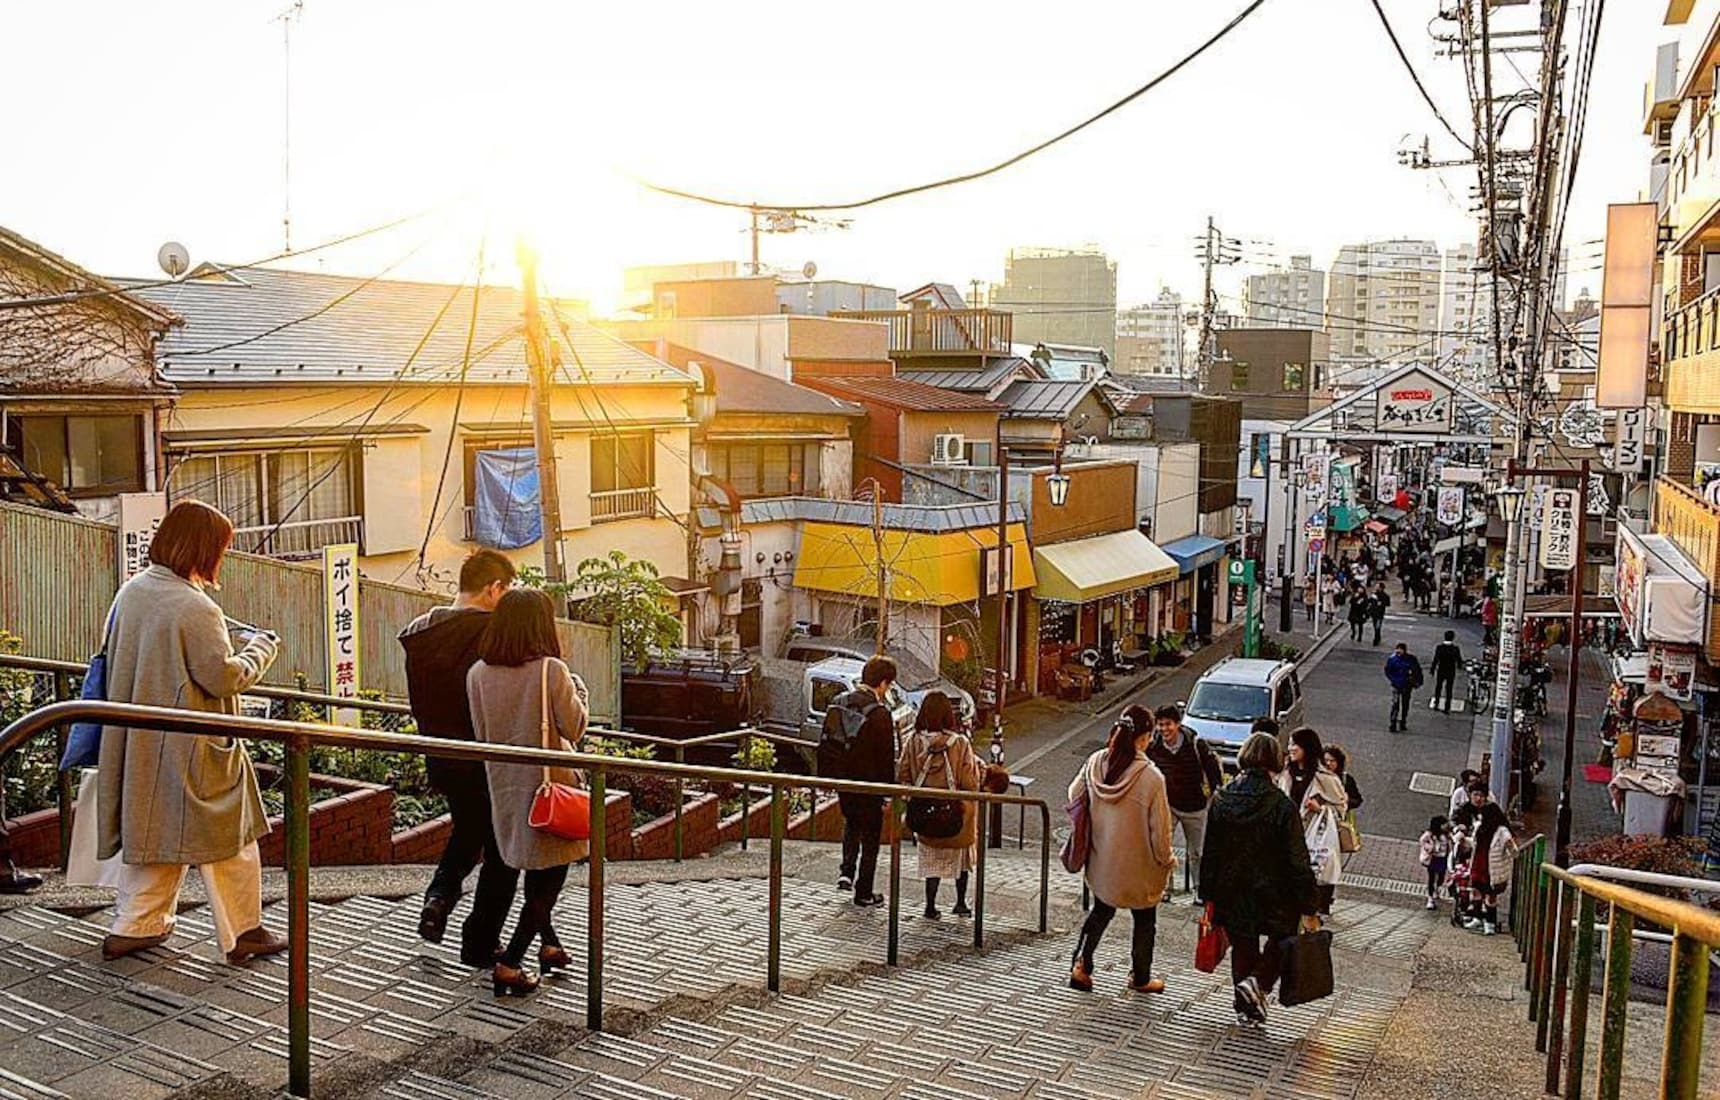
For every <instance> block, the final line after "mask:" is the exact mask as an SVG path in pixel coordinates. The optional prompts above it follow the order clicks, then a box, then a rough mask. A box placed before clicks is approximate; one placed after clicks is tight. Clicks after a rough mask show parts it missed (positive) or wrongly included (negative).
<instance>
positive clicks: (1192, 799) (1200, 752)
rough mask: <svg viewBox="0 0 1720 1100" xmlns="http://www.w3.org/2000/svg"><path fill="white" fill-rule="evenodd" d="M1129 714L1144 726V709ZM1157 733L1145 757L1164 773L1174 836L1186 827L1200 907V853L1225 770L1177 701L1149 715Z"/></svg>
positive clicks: (1188, 858) (1168, 888)
mask: <svg viewBox="0 0 1720 1100" xmlns="http://www.w3.org/2000/svg"><path fill="white" fill-rule="evenodd" d="M1129 714H1130V716H1131V717H1132V718H1133V719H1134V721H1135V728H1136V729H1144V728H1146V727H1145V726H1144V725H1143V723H1145V722H1146V721H1147V719H1148V717H1149V715H1148V714H1147V709H1146V708H1145V707H1130V708H1129ZM1150 717H1151V718H1152V720H1153V725H1154V731H1155V732H1154V736H1153V739H1152V740H1151V741H1149V742H1148V743H1147V759H1148V760H1151V761H1152V762H1153V766H1154V767H1156V768H1158V769H1159V773H1160V774H1161V775H1163V776H1164V777H1165V798H1166V800H1167V801H1169V802H1170V804H1171V818H1172V819H1173V824H1172V834H1171V835H1172V836H1173V837H1174V836H1175V835H1176V832H1175V831H1176V830H1177V829H1181V830H1182V838H1183V851H1184V852H1185V853H1186V862H1187V866H1188V875H1189V881H1190V882H1192V883H1194V886H1195V889H1194V892H1193V893H1192V894H1191V896H1190V898H1189V900H1190V901H1191V902H1192V903H1194V904H1196V905H1198V904H1200V900H1201V898H1202V897H1203V895H1202V894H1201V893H1200V853H1201V847H1202V845H1203V844H1204V843H1205V841H1206V809H1207V806H1208V805H1209V804H1210V803H1211V802H1212V792H1213V791H1216V790H1218V788H1219V786H1220V785H1221V784H1222V783H1223V782H1224V769H1223V767H1222V766H1221V765H1220V764H1219V762H1218V756H1217V754H1216V753H1214V752H1213V751H1212V748H1211V746H1209V745H1208V744H1207V743H1206V742H1204V741H1202V740H1201V739H1200V738H1199V737H1196V736H1195V734H1194V732H1193V731H1192V730H1187V729H1184V728H1183V724H1182V710H1181V709H1180V708H1179V707H1178V706H1177V705H1176V704H1175V703H1166V704H1164V705H1163V706H1161V707H1159V709H1158V710H1157V711H1155V712H1154V713H1153V714H1152V715H1151V716H1150ZM1175 883H1176V877H1175V875H1174V874H1173V875H1172V877H1171V879H1170V881H1168V882H1167V883H1165V896H1166V897H1169V896H1170V894H1171V893H1172V892H1173V890H1174V887H1175Z"/></svg>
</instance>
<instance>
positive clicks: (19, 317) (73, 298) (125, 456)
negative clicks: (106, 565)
mask: <svg viewBox="0 0 1720 1100" xmlns="http://www.w3.org/2000/svg"><path fill="white" fill-rule="evenodd" d="M0 299H5V300H6V305H7V308H5V309H4V310H0V500H13V501H20V502H26V503H31V504H37V505H41V506H44V507H49V508H53V509H56V510H58V511H64V512H73V511H75V512H77V513H79V514H82V515H84V516H87V517H90V518H94V519H100V520H104V521H112V520H113V519H115V518H116V515H117V501H118V495H119V494H121V493H140V492H153V491H156V490H158V489H159V488H160V485H161V480H162V477H163V464H162V446H161V441H162V429H163V427H164V426H165V424H166V422H167V417H168V415H169V413H170V411H171V410H172V408H173V403H174V401H175V400H176V399H177V397H178V391H177V390H175V388H174V386H173V385H172V383H170V382H169V381H168V380H167V379H166V378H164V377H163V376H162V373H161V371H160V370H158V369H157V366H156V349H157V346H158V344H160V342H161V340H162V338H163V336H164V335H165V334H166V333H167V332H168V331H169V330H170V329H171V328H172V326H173V325H175V324H176V323H178V317H177V316H176V315H175V314H174V312H173V311H172V310H170V309H168V308H166V307H165V306H163V305H160V304H158V303H156V302H152V301H149V300H147V299H145V298H143V297H140V296H138V295H135V294H132V293H128V292H127V291H126V290H124V289H122V288H121V287H120V286H118V285H117V284H115V283H112V282H110V281H108V280H106V279H102V278H98V277H97V276H95V275H92V274H91V273H89V272H88V271H85V270H84V269H83V268H81V267H79V266H78V265H77V264H75V263H72V262H71V261H70V260H67V259H65V258H64V257H62V256H59V255H56V254H55V253H53V252H51V251H49V250H48V249H46V248H43V247H42V246H41V245H39V244H37V243H35V242H34V241H31V240H28V239H26V238H24V237H22V236H19V235H18V234H16V233H13V232H11V231H10V230H6V229H3V228H0ZM23 302H35V303H37V304H34V305H19V304H17V303H23Z"/></svg>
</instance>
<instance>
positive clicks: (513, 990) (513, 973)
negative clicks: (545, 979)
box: [490, 963, 538, 997]
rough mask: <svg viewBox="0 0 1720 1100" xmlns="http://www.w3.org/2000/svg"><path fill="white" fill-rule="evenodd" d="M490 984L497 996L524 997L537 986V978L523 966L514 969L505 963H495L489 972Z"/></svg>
mask: <svg viewBox="0 0 1720 1100" xmlns="http://www.w3.org/2000/svg"><path fill="white" fill-rule="evenodd" d="M490 985H491V986H492V987H493V988H494V989H495V991H496V996H498V997H524V996H525V995H526V994H528V993H530V992H531V991H532V990H534V989H536V988H537V987H538V979H537V975H535V974H532V973H530V972H528V971H526V970H525V969H523V968H522V969H519V970H515V969H514V968H513V967H511V966H509V965H507V964H506V963H497V964H496V968H495V969H494V970H492V971H491V972H490Z"/></svg>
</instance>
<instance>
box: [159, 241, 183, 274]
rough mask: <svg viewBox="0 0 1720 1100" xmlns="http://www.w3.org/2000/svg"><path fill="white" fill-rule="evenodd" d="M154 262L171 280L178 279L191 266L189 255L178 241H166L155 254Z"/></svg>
mask: <svg viewBox="0 0 1720 1100" xmlns="http://www.w3.org/2000/svg"><path fill="white" fill-rule="evenodd" d="M155 262H156V263H158V264H160V265H161V270H163V271H165V272H167V274H168V275H169V276H171V277H172V278H175V279H177V278H179V277H180V276H181V275H183V274H185V272H186V270H187V269H188V268H190V266H191V253H190V252H188V251H186V249H185V246H184V245H182V244H180V243H179V242H178V241H168V242H167V243H166V244H164V245H162V246H161V248H160V249H159V250H157V251H156V253H155Z"/></svg>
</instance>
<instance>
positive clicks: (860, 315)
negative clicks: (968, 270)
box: [836, 283, 1015, 371]
mask: <svg viewBox="0 0 1720 1100" xmlns="http://www.w3.org/2000/svg"><path fill="white" fill-rule="evenodd" d="M900 303H901V308H896V309H867V310H854V311H849V312H846V313H838V314H836V316H838V317H842V318H844V319H847V320H851V321H869V322H874V323H881V324H883V325H886V326H888V331H889V354H890V358H891V359H893V360H895V361H896V363H897V364H898V365H899V366H900V367H901V368H902V369H903V370H913V371H928V370H941V369H949V370H980V371H983V370H985V369H987V368H988V367H990V366H991V365H992V364H993V363H996V362H998V361H1000V360H1007V359H1010V358H1013V357H1014V352H1013V351H1012V350H1011V341H1012V340H1013V339H1014V333H1015V329H1014V318H1013V317H1012V316H1011V315H1010V314H1009V313H1007V312H1004V311H999V310H994V309H981V308H974V307H970V306H969V305H968V303H967V302H966V301H965V300H964V299H963V298H962V296H961V293H960V292H959V291H957V290H956V289H955V287H953V286H950V285H949V284H948V283H927V284H926V285H924V286H922V287H918V288H916V289H914V290H910V291H908V292H907V293H906V294H904V295H902V296H901V298H900Z"/></svg>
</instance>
